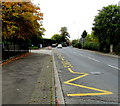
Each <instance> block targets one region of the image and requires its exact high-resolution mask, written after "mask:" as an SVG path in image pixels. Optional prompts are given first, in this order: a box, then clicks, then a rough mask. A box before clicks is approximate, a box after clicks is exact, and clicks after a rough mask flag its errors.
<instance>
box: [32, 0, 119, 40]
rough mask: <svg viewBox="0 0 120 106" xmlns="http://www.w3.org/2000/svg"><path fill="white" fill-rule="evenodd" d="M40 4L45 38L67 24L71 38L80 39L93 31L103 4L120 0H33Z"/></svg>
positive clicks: (116, 2) (56, 32) (57, 32)
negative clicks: (94, 21) (83, 34)
mask: <svg viewBox="0 0 120 106" xmlns="http://www.w3.org/2000/svg"><path fill="white" fill-rule="evenodd" d="M33 1H34V3H35V4H38V3H39V4H40V5H39V6H40V8H41V12H43V14H44V16H43V18H44V19H43V27H44V28H45V29H46V32H45V36H44V37H45V38H51V37H52V36H53V35H54V34H59V33H60V32H59V31H60V29H61V27H64V26H66V27H67V29H68V32H69V34H70V37H71V38H70V39H78V38H80V37H81V34H82V32H83V31H84V30H86V31H87V32H88V33H89V34H90V33H91V31H92V29H91V28H92V23H93V20H94V17H95V16H96V15H97V14H98V10H101V9H102V7H103V6H108V5H110V4H118V2H119V1H120V0H33Z"/></svg>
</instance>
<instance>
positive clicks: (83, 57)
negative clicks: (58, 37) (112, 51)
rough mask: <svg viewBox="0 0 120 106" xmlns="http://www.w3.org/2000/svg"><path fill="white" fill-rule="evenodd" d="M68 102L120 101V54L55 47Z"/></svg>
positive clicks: (114, 102)
mask: <svg viewBox="0 0 120 106" xmlns="http://www.w3.org/2000/svg"><path fill="white" fill-rule="evenodd" d="M54 54H55V62H56V66H57V69H58V75H59V78H60V81H61V87H62V92H63V96H64V100H65V103H66V104H117V103H118V71H120V69H119V68H118V58H117V57H112V56H108V55H104V54H102V53H98V52H93V51H88V50H83V49H76V48H72V47H65V48H62V49H57V48H55V49H54Z"/></svg>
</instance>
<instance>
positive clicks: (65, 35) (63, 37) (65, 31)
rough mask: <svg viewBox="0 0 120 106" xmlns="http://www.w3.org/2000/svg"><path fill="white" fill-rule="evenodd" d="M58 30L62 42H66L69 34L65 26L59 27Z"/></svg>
mask: <svg viewBox="0 0 120 106" xmlns="http://www.w3.org/2000/svg"><path fill="white" fill-rule="evenodd" d="M60 32H61V34H60V36H62V41H63V42H68V41H69V38H70V35H69V33H68V32H67V27H61V29H60Z"/></svg>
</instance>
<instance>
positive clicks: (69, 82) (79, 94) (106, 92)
mask: <svg viewBox="0 0 120 106" xmlns="http://www.w3.org/2000/svg"><path fill="white" fill-rule="evenodd" d="M68 70H69V71H70V72H71V73H73V74H83V75H81V76H78V77H76V78H73V79H70V80H68V81H65V82H64V83H65V84H69V85H73V86H77V87H81V88H86V89H90V90H94V91H99V92H102V93H78V94H67V96H94V95H108V94H113V93H112V92H109V91H105V90H101V89H97V88H92V87H87V86H84V85H78V84H74V83H71V82H72V81H75V80H77V79H80V78H82V77H85V76H87V75H89V74H86V73H79V72H74V71H73V70H72V69H71V68H68Z"/></svg>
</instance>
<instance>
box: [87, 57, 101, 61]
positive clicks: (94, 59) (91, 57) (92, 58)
mask: <svg viewBox="0 0 120 106" xmlns="http://www.w3.org/2000/svg"><path fill="white" fill-rule="evenodd" d="M88 58H89V59H91V60H93V61H96V62H100V61H99V60H96V59H94V58H92V57H88Z"/></svg>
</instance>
